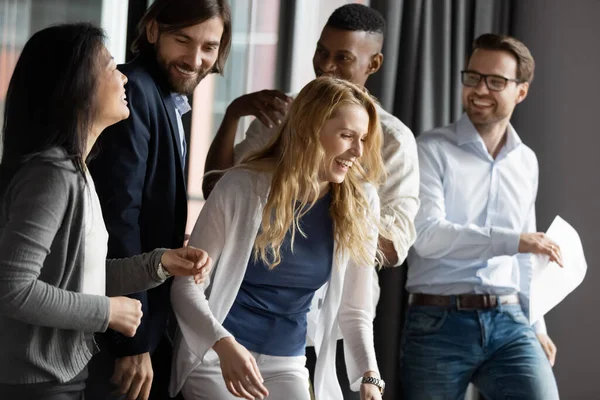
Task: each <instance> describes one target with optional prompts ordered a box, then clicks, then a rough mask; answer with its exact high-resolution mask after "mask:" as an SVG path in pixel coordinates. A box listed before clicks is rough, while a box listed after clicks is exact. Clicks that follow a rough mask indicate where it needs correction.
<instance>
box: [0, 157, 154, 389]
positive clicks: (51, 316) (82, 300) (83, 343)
mask: <svg viewBox="0 0 600 400" xmlns="http://www.w3.org/2000/svg"><path fill="white" fill-rule="evenodd" d="M84 185H85V181H84V179H83V177H82V176H81V174H80V173H79V172H77V171H76V169H75V167H74V164H73V162H72V161H70V160H68V159H67V158H66V157H65V152H64V151H63V150H61V149H53V150H51V151H47V152H45V153H44V154H43V155H42V156H39V157H36V158H35V159H33V160H31V161H29V162H28V163H27V164H26V165H25V166H24V167H22V168H21V169H20V170H19V171H18V173H17V174H16V175H15V177H14V178H13V179H12V181H11V183H10V184H9V185H8V187H7V188H6V190H5V191H4V192H3V193H1V194H0V383H37V382H46V381H53V380H58V381H60V382H66V381H69V380H71V379H72V378H74V377H75V376H76V375H77V374H79V373H80V372H81V371H82V370H83V368H84V367H85V366H86V365H87V363H88V361H89V360H90V358H91V357H92V351H93V347H94V346H93V343H92V335H91V334H92V333H93V332H103V331H105V330H106V328H107V327H108V319H109V301H108V298H107V297H105V296H97V295H87V294H82V293H78V292H80V291H81V286H82V281H83V280H82V276H83V266H84V259H83V257H84V253H85V246H84V238H85V230H84V200H85V199H84V195H85V190H84V189H85V186H84ZM163 252H164V250H163V249H158V250H155V251H153V252H150V253H146V254H143V255H139V256H135V257H132V258H127V259H118V260H107V262H106V294H107V296H115V295H122V294H128V293H135V292H139V291H143V290H147V289H149V288H152V287H155V286H158V285H159V284H161V283H162V282H163V281H162V280H161V279H160V278H159V277H158V275H157V273H156V269H157V265H158V262H159V261H160V257H161V256H162V253H163Z"/></svg>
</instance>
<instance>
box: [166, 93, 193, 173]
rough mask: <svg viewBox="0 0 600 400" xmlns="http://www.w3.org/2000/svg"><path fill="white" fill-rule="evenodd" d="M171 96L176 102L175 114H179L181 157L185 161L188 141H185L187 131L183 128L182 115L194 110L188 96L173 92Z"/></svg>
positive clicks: (178, 128)
mask: <svg viewBox="0 0 600 400" xmlns="http://www.w3.org/2000/svg"><path fill="white" fill-rule="evenodd" d="M171 97H172V98H173V102H174V103H175V114H176V115H177V130H178V133H179V142H180V143H181V148H180V149H179V150H180V151H181V159H182V160H183V161H184V162H185V156H186V148H187V146H186V143H185V131H184V130H183V121H182V120H181V117H182V116H183V115H184V114H185V113H187V112H188V111H191V110H192V107H191V106H190V103H189V102H188V98H187V96H184V95H183V94H179V93H172V94H171Z"/></svg>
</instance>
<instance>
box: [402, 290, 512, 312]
mask: <svg viewBox="0 0 600 400" xmlns="http://www.w3.org/2000/svg"><path fill="white" fill-rule="evenodd" d="M408 304H409V305H411V306H436V307H445V308H448V307H456V309H457V310H477V309H489V308H496V307H497V306H498V305H499V304H519V296H518V295H516V294H509V295H505V296H495V295H493V294H458V295H452V296H440V295H435V294H423V293H412V294H411V295H410V296H409V298H408Z"/></svg>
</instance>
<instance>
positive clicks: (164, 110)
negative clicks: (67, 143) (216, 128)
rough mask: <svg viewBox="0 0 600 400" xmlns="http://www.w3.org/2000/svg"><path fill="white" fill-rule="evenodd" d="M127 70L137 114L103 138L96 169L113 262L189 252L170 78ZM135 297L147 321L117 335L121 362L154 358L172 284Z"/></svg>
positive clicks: (147, 65)
mask: <svg viewBox="0 0 600 400" xmlns="http://www.w3.org/2000/svg"><path fill="white" fill-rule="evenodd" d="M119 70H121V71H122V72H123V73H124V74H125V75H126V76H127V78H128V83H127V85H126V87H125V89H126V92H127V101H128V103H129V109H130V111H131V114H130V116H129V118H128V119H126V120H124V121H121V122H119V123H117V124H115V125H113V126H111V127H109V128H108V129H106V130H105V131H104V132H103V133H102V134H101V135H100V138H99V140H98V142H97V149H96V150H97V152H98V153H97V157H96V158H95V159H93V160H92V161H91V162H90V172H91V174H92V176H93V179H94V183H95V185H96V190H97V192H98V196H99V198H100V203H101V205H102V212H103V215H104V221H105V222H106V228H107V230H108V233H109V241H108V257H109V258H119V257H130V256H133V255H136V254H140V253H144V252H147V251H150V250H153V249H155V248H158V247H166V248H178V247H181V246H182V245H183V240H184V233H185V224H186V220H187V197H186V190H185V179H184V173H183V170H184V160H182V158H181V151H180V149H181V143H180V140H181V139H180V137H179V133H178V130H177V119H176V118H177V117H176V115H175V105H174V103H173V99H172V98H171V93H170V92H169V89H168V88H167V86H166V84H165V77H164V74H163V72H162V71H160V70H159V68H158V66H157V64H156V62H155V61H154V59H152V58H149V57H138V58H136V59H135V60H133V61H132V62H130V63H128V64H124V65H120V66H119ZM130 297H133V298H136V299H139V300H140V301H141V302H142V310H143V313H144V316H143V318H142V323H141V325H140V327H139V328H138V330H137V333H136V335H135V337H133V338H127V337H125V336H122V335H120V334H118V333H116V332H112V331H111V332H107V334H106V335H104V336H103V337H102V340H101V342H102V343H103V344H104V346H103V347H105V348H107V350H108V351H109V352H111V353H112V354H113V355H114V356H117V357H124V356H129V355H135V354H141V353H144V352H152V351H154V349H155V348H156V346H157V344H158V342H159V341H160V339H161V337H162V335H163V333H164V332H165V328H166V323H167V318H168V315H169V313H170V281H168V282H166V283H165V284H163V285H160V286H158V287H157V288H155V289H151V290H148V291H146V292H142V293H137V294H135V295H132V296H130Z"/></svg>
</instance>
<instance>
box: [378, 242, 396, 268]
mask: <svg viewBox="0 0 600 400" xmlns="http://www.w3.org/2000/svg"><path fill="white" fill-rule="evenodd" d="M377 246H378V247H379V250H381V252H382V253H383V256H384V257H385V260H384V263H383V266H384V267H393V266H394V265H396V264H397V263H398V253H397V252H396V249H395V248H394V243H393V242H392V241H391V240H389V239H386V238H384V237H383V236H381V235H380V236H379V241H378V242H377Z"/></svg>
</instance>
